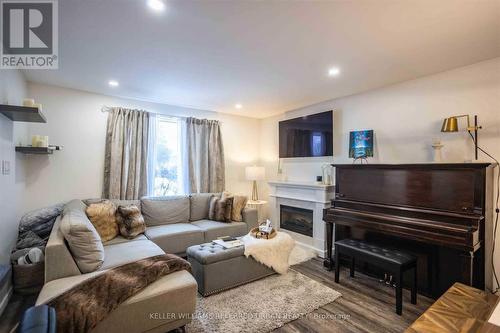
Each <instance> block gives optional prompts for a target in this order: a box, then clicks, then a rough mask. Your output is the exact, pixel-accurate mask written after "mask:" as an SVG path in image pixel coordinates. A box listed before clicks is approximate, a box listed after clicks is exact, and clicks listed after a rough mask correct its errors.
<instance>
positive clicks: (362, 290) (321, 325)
mask: <svg viewBox="0 0 500 333" xmlns="http://www.w3.org/2000/svg"><path fill="white" fill-rule="evenodd" d="M293 269H294V270H296V271H298V272H300V273H302V274H304V275H307V276H308V277H310V278H312V279H314V280H316V281H319V282H321V283H323V284H325V285H327V286H329V287H331V288H333V289H335V290H337V291H338V292H340V293H341V294H342V297H340V298H339V299H337V300H336V301H335V302H332V303H330V304H327V305H325V306H323V307H321V308H319V309H318V310H316V311H313V312H311V313H310V314H308V315H307V316H304V317H302V318H300V319H297V320H295V321H292V322H290V323H288V324H286V325H285V326H283V327H281V328H279V329H276V330H274V333H296V332H301V333H303V332H319V333H323V332H325V333H326V332H346V333H350V332H353V333H354V332H355V333H358V332H369V333H378V332H381V333H391V332H394V333H396V332H398V333H399V332H403V331H404V330H405V329H406V328H407V327H408V326H409V325H410V324H411V323H412V322H413V321H414V320H415V319H417V317H418V316H420V314H421V313H422V312H424V311H425V310H426V309H427V308H428V307H429V306H430V305H431V304H432V303H433V300H432V299H429V298H426V297H424V296H421V295H418V302H417V305H412V304H411V303H410V292H409V291H408V290H404V293H403V297H404V298H403V301H404V303H403V315H402V316H398V315H397V314H396V313H395V312H394V302H395V297H394V289H393V288H391V287H388V286H386V285H384V284H382V283H380V282H379V281H378V280H377V279H374V278H372V277H368V276H366V275H363V274H361V273H357V272H356V277H354V278H350V277H349V271H348V269H346V268H343V269H342V271H341V273H340V284H337V283H335V282H334V281H333V275H334V273H333V272H328V271H326V270H325V269H324V268H323V262H322V260H319V259H313V260H310V261H307V262H305V263H302V264H300V265H296V266H293ZM35 299H36V297H35V296H31V297H26V296H24V297H23V296H20V295H15V296H14V297H12V299H11V301H10V302H9V304H8V305H7V308H6V310H5V312H4V313H3V314H2V316H1V317H0V333H4V332H5V333H8V332H10V331H11V330H12V329H13V328H14V327H15V325H16V323H17V322H18V321H19V318H20V316H21V314H22V312H23V311H24V310H25V309H26V308H28V307H29V306H31V305H32V304H34V302H35ZM188 333H189V332H188Z"/></svg>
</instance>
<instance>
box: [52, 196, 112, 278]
mask: <svg viewBox="0 0 500 333" xmlns="http://www.w3.org/2000/svg"><path fill="white" fill-rule="evenodd" d="M85 209H86V206H85V204H84V203H83V202H82V201H81V200H72V201H70V202H69V203H67V204H66V206H65V207H64V211H63V215H62V219H61V227H60V228H61V232H62V234H63V235H64V238H65V239H66V241H67V242H68V245H69V249H70V251H71V254H72V255H73V259H75V262H76V264H77V265H78V268H79V269H80V271H81V272H82V273H90V272H94V271H96V270H97V269H99V267H101V266H102V263H103V262H104V247H103V245H102V241H101V237H100V236H99V234H98V233H97V230H96V229H95V228H94V226H93V225H92V223H91V222H90V220H89V219H88V217H87V214H85Z"/></svg>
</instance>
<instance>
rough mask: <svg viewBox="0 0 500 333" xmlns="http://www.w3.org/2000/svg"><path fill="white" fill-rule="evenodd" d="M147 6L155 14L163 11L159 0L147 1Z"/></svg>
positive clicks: (161, 2)
mask: <svg viewBox="0 0 500 333" xmlns="http://www.w3.org/2000/svg"><path fill="white" fill-rule="evenodd" d="M148 6H149V8H151V9H152V10H155V11H157V12H162V11H163V10H164V9H165V4H164V3H163V1H161V0H148Z"/></svg>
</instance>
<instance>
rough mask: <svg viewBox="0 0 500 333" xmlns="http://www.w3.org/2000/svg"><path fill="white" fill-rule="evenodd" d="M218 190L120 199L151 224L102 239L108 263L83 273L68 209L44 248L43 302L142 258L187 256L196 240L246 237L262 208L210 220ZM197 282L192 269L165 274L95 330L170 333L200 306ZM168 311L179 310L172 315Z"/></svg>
mask: <svg viewBox="0 0 500 333" xmlns="http://www.w3.org/2000/svg"><path fill="white" fill-rule="evenodd" d="M212 195H213V194H193V195H189V196H175V197H164V198H143V199H142V200H140V201H139V200H134V201H119V200H117V201H115V203H116V204H130V203H133V204H136V205H138V206H139V207H141V211H142V214H143V216H144V220H145V222H146V225H147V229H146V232H145V234H144V235H140V236H137V237H136V238H134V239H133V240H128V239H125V238H123V237H120V236H118V237H116V238H114V239H112V240H110V241H108V242H106V243H104V244H103V248H104V262H103V263H102V265H101V266H100V268H98V269H97V270H96V271H95V272H90V273H85V274H82V273H81V272H80V270H79V268H78V265H77V264H76V262H75V260H74V258H73V256H72V254H71V251H70V249H69V247H68V244H67V242H66V240H65V238H64V236H63V234H62V232H61V230H60V226H61V219H63V218H64V216H65V214H64V213H63V214H62V215H61V216H60V217H59V218H58V219H57V221H56V223H55V224H54V228H53V230H52V233H51V235H50V238H49V241H48V243H47V247H46V249H45V285H44V287H43V289H42V291H41V293H40V295H39V297H38V299H37V304H43V303H46V302H47V301H49V300H50V299H52V298H54V297H56V296H57V295H59V294H61V293H62V292H64V291H66V290H68V289H70V288H71V287H73V286H75V285H76V284H78V283H80V282H81V281H84V280H85V279H88V278H89V277H92V276H95V275H97V274H101V273H102V272H104V271H106V270H108V269H110V268H113V267H116V266H120V265H122V264H125V263H128V262H133V261H137V260H140V259H143V258H147V257H151V256H155V255H159V254H163V253H174V254H178V255H180V256H184V255H185V253H186V249H187V248H188V247H189V246H191V245H196V244H201V243H204V242H207V241H211V240H213V239H215V238H217V237H220V236H242V235H244V234H246V233H248V231H249V230H250V229H251V228H253V227H255V226H257V223H258V222H257V211H256V210H255V209H248V208H246V209H245V210H244V211H243V222H231V223H224V222H217V221H211V220H209V219H208V205H209V201H210V198H211V196H212ZM92 201H95V200H83V201H80V200H73V201H71V202H70V203H68V204H67V205H66V207H65V211H66V212H68V211H70V212H71V211H75V212H76V213H78V214H74V215H76V216H83V217H81V218H86V215H85V214H81V213H82V211H85V208H86V204H89V203H90V202H92ZM196 293H197V284H196V281H195V279H194V278H193V276H192V275H191V274H190V273H189V272H187V271H179V272H175V273H172V274H170V275H167V276H165V277H163V278H160V279H159V280H157V281H156V282H154V283H152V284H151V285H149V286H148V287H147V288H145V289H144V290H142V291H141V292H139V293H138V294H136V295H134V296H133V297H131V298H129V299H128V300H126V301H125V302H124V303H122V304H121V305H120V306H119V307H118V308H117V309H116V310H115V311H113V312H112V313H111V314H110V315H109V316H108V317H106V319H104V320H103V321H102V322H101V323H100V324H99V325H98V326H97V327H96V328H95V329H94V330H93V331H92V332H106V333H113V332H120V333H122V332H132V333H133V332H167V331H169V330H172V329H175V328H177V327H181V326H184V325H186V324H187V323H188V322H189V321H190V320H191V318H190V317H189V316H186V315H185V314H193V313H194V311H195V306H196ZM165 314H174V315H168V316H166V315H165Z"/></svg>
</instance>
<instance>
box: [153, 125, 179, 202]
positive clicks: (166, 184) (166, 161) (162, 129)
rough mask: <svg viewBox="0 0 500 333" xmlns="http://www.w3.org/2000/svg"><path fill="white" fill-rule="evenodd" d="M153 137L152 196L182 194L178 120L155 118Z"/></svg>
mask: <svg viewBox="0 0 500 333" xmlns="http://www.w3.org/2000/svg"><path fill="white" fill-rule="evenodd" d="M154 126H155V129H154V131H155V135H154V136H153V138H152V139H153V140H154V142H153V144H154V149H153V156H152V158H153V168H152V169H153V170H152V171H153V175H152V176H153V179H152V189H151V190H152V192H153V193H150V195H153V196H167V195H176V194H182V193H183V192H184V191H183V186H182V156H181V139H180V138H181V126H180V121H179V119H175V118H167V117H161V116H157V117H156V120H155V124H154Z"/></svg>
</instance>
